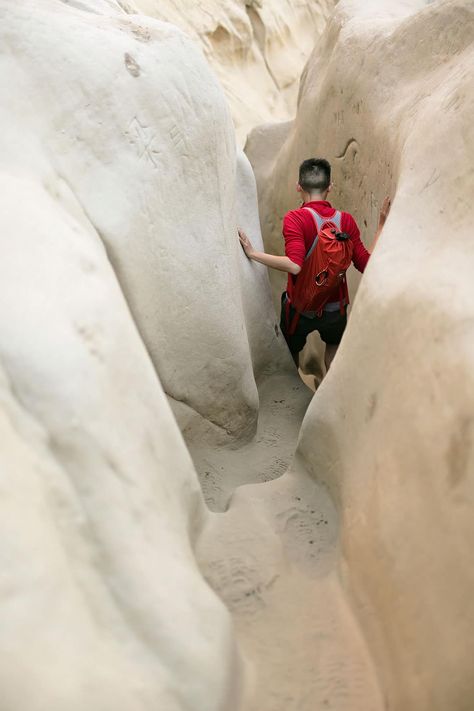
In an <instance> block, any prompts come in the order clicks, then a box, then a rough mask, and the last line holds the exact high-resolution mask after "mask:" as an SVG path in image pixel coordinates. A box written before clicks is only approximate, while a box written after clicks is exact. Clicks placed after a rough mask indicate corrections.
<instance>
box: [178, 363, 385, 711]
mask: <svg viewBox="0 0 474 711" xmlns="http://www.w3.org/2000/svg"><path fill="white" fill-rule="evenodd" d="M310 397H311V393H310V392H309V390H308V389H307V388H306V387H305V386H304V385H303V384H302V383H301V381H300V380H299V379H298V378H297V377H296V376H289V375H281V376H273V377H271V378H269V379H267V381H266V382H265V385H264V386H263V388H261V390H260V400H261V410H260V413H261V414H260V421H259V428H258V432H257V435H256V437H255V440H254V441H253V442H252V443H251V444H247V445H245V446H243V447H241V448H240V449H229V448H212V449H210V448H209V447H207V448H206V447H205V445H204V444H203V443H202V442H201V443H199V444H198V443H194V444H193V443H190V450H191V453H192V455H193V458H194V461H195V463H196V466H197V468H198V471H199V475H200V478H201V481H202V485H203V490H204V492H205V496H206V499H207V501H208V503H209V505H210V507H211V508H212V509H213V510H215V511H224V510H225V508H226V507H227V506H228V508H227V511H226V512H225V513H217V514H216V515H215V516H214V517H213V519H212V522H211V524H210V526H209V527H208V528H207V529H206V532H205V534H204V535H203V537H202V538H201V540H200V543H199V549H198V557H199V561H200V565H201V567H202V570H203V572H204V574H205V576H206V578H207V580H208V581H209V583H210V585H211V586H212V587H213V588H214V590H215V591H216V592H217V593H218V595H219V596H220V597H221V598H222V599H223V600H224V602H225V604H226V605H227V606H228V608H229V609H230V611H231V613H232V615H233V618H234V622H235V627H236V632H237V636H238V638H239V642H240V645H241V648H242V651H243V653H244V657H245V659H246V661H247V663H248V670H249V680H250V684H249V687H250V688H249V694H248V698H247V700H246V702H245V705H244V709H245V711H318V710H319V709H321V710H326V709H332V710H335V711H359V710H360V711H380V710H381V709H382V708H383V702H382V699H381V696H380V692H379V689H378V686H377V682H376V679H375V674H374V670H373V667H372V663H371V660H370V658H369V655H368V653H367V650H366V647H365V644H364V641H363V639H362V637H361V635H360V633H359V630H358V628H357V625H356V623H355V620H354V618H353V616H352V613H351V610H350V608H349V606H348V604H347V601H346V599H345V597H344V593H343V591H342V587H341V584H340V581H339V578H338V563H337V561H338V555H339V553H338V529H339V523H338V517H337V513H336V511H335V509H334V506H333V505H332V502H331V500H330V498H329V496H328V494H327V492H326V491H325V490H324V488H322V487H321V486H319V485H318V484H316V483H315V482H314V481H313V480H311V479H309V478H308V477H307V476H306V475H304V474H303V473H302V472H299V471H297V470H296V469H295V468H293V469H290V470H289V471H287V473H285V474H284V472H285V471H286V470H287V469H288V466H289V465H290V462H291V459H292V456H293V452H294V449H295V446H296V440H297V433H298V431H299V428H300V425H301V420H302V418H303V415H304V412H305V410H306V407H307V405H308V402H309V399H310ZM283 474H284V475H283ZM281 475H283V476H281ZM242 485H244V486H242ZM237 487H239V488H238V489H237V490H235V489H236V488H237ZM232 492H234V493H232Z"/></svg>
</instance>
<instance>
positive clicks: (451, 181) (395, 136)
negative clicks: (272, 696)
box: [249, 0, 474, 711]
mask: <svg viewBox="0 0 474 711" xmlns="http://www.w3.org/2000/svg"><path fill="white" fill-rule="evenodd" d="M473 38H474V8H473V6H472V3H471V2H467V1H466V0H446V1H444V2H438V3H427V2H405V3H399V2H384V3H379V2H377V3H364V6H363V7H362V6H361V5H360V4H359V3H356V2H341V3H339V5H338V9H337V13H336V15H335V17H334V19H333V21H332V23H331V25H330V27H329V28H328V31H327V33H326V35H325V37H324V39H323V41H322V43H321V44H320V46H319V47H318V48H317V49H316V50H315V52H314V54H313V56H312V58H311V60H310V62H309V63H308V66H307V69H306V71H305V75H304V77H303V80H302V87H301V92H300V99H299V107H298V114H297V118H296V120H295V122H294V124H292V125H290V126H287V127H285V130H283V129H282V130H281V131H280V132H279V133H278V132H277V131H275V130H273V129H272V130H270V131H266V129H265V127H263V128H261V129H259V131H258V132H256V133H255V134H254V136H253V137H252V141H251V142H250V143H249V155H250V157H251V159H252V160H253V161H254V164H255V167H256V169H257V179H258V182H259V190H260V194H261V201H260V208H261V215H262V224H263V228H264V232H265V237H266V239H267V244H268V246H269V247H270V248H272V247H273V246H274V245H275V244H276V241H277V240H279V239H280V238H279V235H278V233H279V229H280V222H279V221H280V218H281V216H282V214H284V212H285V211H286V210H287V209H290V208H292V207H294V192H293V191H294V187H293V186H294V181H295V176H296V171H297V166H298V164H299V162H300V161H301V160H303V159H304V158H306V157H308V156H311V155H320V156H325V157H327V158H328V159H329V160H330V161H331V162H332V165H333V168H334V176H333V177H334V181H335V184H336V190H335V192H334V199H333V203H334V204H335V205H337V206H338V207H341V208H344V209H347V210H350V211H351V212H353V213H354V214H355V216H356V218H357V219H358V222H359V224H360V225H361V228H362V231H363V233H365V239H366V241H367V243H370V236H371V235H373V234H374V232H375V225H376V219H377V213H378V208H379V205H380V204H381V201H382V199H383V196H384V195H385V194H386V193H389V194H391V195H392V198H393V207H392V211H391V214H390V217H389V220H388V222H387V225H386V227H385V230H384V232H383V234H382V237H381V240H380V242H379V244H378V246H377V249H376V252H375V254H374V256H373V257H372V258H371V261H370V263H369V266H368V269H367V272H366V274H365V275H364V278H363V280H362V282H361V285H360V288H359V291H358V293H357V297H356V300H355V304H354V307H353V311H352V315H351V318H350V323H349V327H348V330H347V333H346V335H345V337H344V340H343V343H342V345H341V348H340V351H339V353H338V356H337V358H336V360H335V362H334V364H333V366H332V367H331V371H330V373H329V376H328V377H327V378H326V380H325V381H324V383H323V385H322V386H321V388H320V390H319V391H318V392H317V395H316V397H315V398H314V400H313V402H312V404H311V406H310V409H309V411H308V414H307V417H306V419H305V422H304V426H303V430H302V436H301V440H300V445H299V449H298V454H297V462H298V467H299V468H300V469H304V470H307V471H311V472H312V473H313V475H314V476H315V477H317V478H318V479H319V480H321V481H324V482H325V483H326V484H327V486H328V487H329V488H330V490H331V492H332V494H333V497H334V499H335V501H337V503H338V506H339V509H340V513H341V516H342V532H343V533H342V536H343V541H342V542H343V549H344V565H343V572H344V575H345V580H346V584H347V586H348V589H350V590H351V592H352V594H353V598H354V604H355V609H356V611H357V614H358V615H359V618H360V620H361V621H362V624H363V627H364V630H365V633H366V636H367V639H368V641H369V645H370V647H371V650H372V653H373V658H374V660H375V662H376V664H377V667H378V670H379V675H380V679H381V680H382V687H383V689H384V693H385V696H386V699H387V706H388V707H389V708H391V709H395V710H396V711H408V710H413V711H415V710H416V711H428V710H430V711H433V710H434V709H437V710H439V711H442V710H446V709H463V710H464V709H465V710H466V711H467V710H468V709H470V708H472V706H473V703H474V686H473V677H472V672H471V663H470V659H471V658H472V654H473V652H474V647H473V641H472V640H473V639H474V634H473V633H474V614H473V607H472V605H471V603H470V600H471V599H472V594H473V591H474V575H473V571H472V566H471V565H470V562H469V561H470V549H471V548H472V543H473V540H474V523H473V521H474V519H473V517H472V506H473V497H474V479H473V476H474V466H473V465H474V445H473V442H474V424H473V419H472V412H473V411H474V382H473V375H472V359H473V346H474V331H473V323H474V320H473V317H474V311H473V305H472V298H471V291H472V287H471V284H472V272H473V268H474V247H473V244H472V225H473V222H474V207H473V203H472V193H473V189H474V175H473V171H472V160H473V155H474V131H473V125H474V124H473V122H472V116H473V111H474V90H473V84H472V71H473V67H474V52H473ZM282 134H283V135H282ZM252 142H253V143H252ZM256 156H259V157H260V158H261V159H262V162H261V163H257V160H256ZM275 156H276V158H275ZM365 227H366V229H364V228H365Z"/></svg>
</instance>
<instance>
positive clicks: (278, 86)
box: [120, 0, 335, 145]
mask: <svg viewBox="0 0 474 711" xmlns="http://www.w3.org/2000/svg"><path fill="white" fill-rule="evenodd" d="M120 4H121V5H122V7H124V8H125V9H127V11H129V12H133V9H134V8H136V11H139V12H143V13H145V14H148V15H151V16H152V17H156V18H158V19H161V20H166V21H169V22H172V23H173V24H175V25H177V26H178V27H181V28H182V29H183V30H184V31H185V32H186V33H187V34H188V35H189V36H190V37H193V38H194V39H195V40H196V42H198V43H199V45H200V46H201V47H202V49H203V51H204V53H205V55H206V58H207V59H208V61H209V63H210V64H211V66H212V67H213V69H214V71H215V72H216V74H217V76H218V78H219V81H220V83H221V85H222V87H223V89H224V92H225V94H226V97H227V100H228V102H229V105H230V108H231V112H232V117H233V120H234V124H235V129H236V134H237V140H238V141H239V143H241V144H242V145H243V144H244V143H245V139H246V136H247V133H248V132H249V130H250V129H251V128H252V127H253V126H255V125H257V124H259V123H264V122H267V121H284V120H286V119H288V118H290V117H293V115H294V112H295V103H296V97H297V92H298V83H299V78H300V74H301V71H302V69H303V66H304V64H305V62H306V60H307V58H308V56H309V54H310V53H311V51H312V49H313V47H314V44H315V43H316V41H317V40H318V38H319V36H320V35H321V33H322V31H323V29H324V27H325V25H326V22H327V19H328V17H329V16H330V13H331V12H332V10H333V7H334V4H335V2H334V0H318V1H317V2H314V1H311V0H303V1H302V2H298V1H297V0H205V2H200V3H194V2H188V0H133V2H131V1H130V2H127V3H123V2H121V0H120Z"/></svg>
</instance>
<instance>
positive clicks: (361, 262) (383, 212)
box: [346, 197, 391, 272]
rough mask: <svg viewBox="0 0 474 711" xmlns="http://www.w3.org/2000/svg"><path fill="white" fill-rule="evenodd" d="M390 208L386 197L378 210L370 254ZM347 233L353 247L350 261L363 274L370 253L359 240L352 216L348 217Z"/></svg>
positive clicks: (389, 202) (357, 229)
mask: <svg viewBox="0 0 474 711" xmlns="http://www.w3.org/2000/svg"><path fill="white" fill-rule="evenodd" d="M390 207H391V200H390V198H389V197H386V198H385V199H384V201H383V203H382V207H381V208H380V214H379V223H378V227H377V232H376V233H375V237H374V240H373V243H372V252H373V251H374V248H375V245H376V244H377V240H378V238H379V237H380V233H381V232H382V230H383V227H384V225H385V222H386V220H387V217H388V213H389V212H390ZM346 214H347V213H346ZM348 232H349V234H350V236H351V240H352V246H353V252H352V261H353V263H354V266H355V268H356V269H358V270H359V271H360V272H364V270H365V267H366V266H367V262H368V261H369V258H370V255H371V254H372V252H369V251H368V250H367V249H366V247H365V246H364V243H363V242H362V240H361V238H360V232H359V228H358V227H357V223H356V221H355V220H354V218H353V217H352V215H349V226H348Z"/></svg>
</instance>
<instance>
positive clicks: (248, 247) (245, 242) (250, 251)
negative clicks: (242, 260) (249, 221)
mask: <svg viewBox="0 0 474 711" xmlns="http://www.w3.org/2000/svg"><path fill="white" fill-rule="evenodd" d="M238 232H239V240H240V244H241V245H242V249H243V250H244V252H245V254H246V255H247V257H248V258H249V259H252V257H253V255H254V254H255V250H254V248H253V245H252V242H251V241H250V240H249V238H248V237H247V235H246V234H245V232H244V231H243V230H239V231H238Z"/></svg>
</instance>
